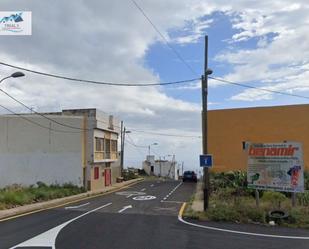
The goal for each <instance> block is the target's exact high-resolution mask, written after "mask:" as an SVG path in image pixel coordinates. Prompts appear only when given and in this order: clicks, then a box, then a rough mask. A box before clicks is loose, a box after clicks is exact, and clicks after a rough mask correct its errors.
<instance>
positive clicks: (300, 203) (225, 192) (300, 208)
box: [184, 171, 309, 229]
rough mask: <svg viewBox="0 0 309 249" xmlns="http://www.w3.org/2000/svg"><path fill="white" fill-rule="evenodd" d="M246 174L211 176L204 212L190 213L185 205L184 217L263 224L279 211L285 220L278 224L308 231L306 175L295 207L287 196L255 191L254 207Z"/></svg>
mask: <svg viewBox="0 0 309 249" xmlns="http://www.w3.org/2000/svg"><path fill="white" fill-rule="evenodd" d="M246 178H247V177H246V172H241V171H236V172H227V173H212V174H211V179H210V184H211V191H212V193H211V196H210V202H209V209H208V210H207V212H196V211H194V210H192V207H191V206H192V205H191V203H192V200H191V201H190V202H189V203H188V205H187V208H186V211H185V213H184V216H185V217H190V218H194V219H201V220H213V221H227V222H237V223H259V224H267V223H268V222H269V221H270V220H272V219H271V218H269V212H270V211H272V210H283V211H285V212H287V213H288V214H289V217H288V218H287V219H285V220H282V221H281V222H280V225H285V226H289V227H302V228H308V229H309V208H308V206H309V174H308V173H305V187H306V189H307V190H306V192H305V193H298V194H297V195H296V198H297V206H296V207H293V208H292V206H291V199H290V197H291V194H290V193H282V192H273V191H259V194H260V205H259V207H258V208H257V206H256V200H255V191H254V190H252V189H248V188H247V179H246Z"/></svg>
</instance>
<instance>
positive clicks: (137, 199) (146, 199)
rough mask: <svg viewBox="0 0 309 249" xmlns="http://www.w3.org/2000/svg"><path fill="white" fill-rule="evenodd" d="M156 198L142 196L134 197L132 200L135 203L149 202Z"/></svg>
mask: <svg viewBox="0 0 309 249" xmlns="http://www.w3.org/2000/svg"><path fill="white" fill-rule="evenodd" d="M156 198H157V197H155V196H152V195H143V196H135V197H133V200H135V201H149V200H154V199H156Z"/></svg>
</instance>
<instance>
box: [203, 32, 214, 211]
mask: <svg viewBox="0 0 309 249" xmlns="http://www.w3.org/2000/svg"><path fill="white" fill-rule="evenodd" d="M210 74H212V70H211V69H209V68H208V36H207V35H206V36H205V62H204V75H202V104H203V109H202V134H203V154H204V155H206V154H207V153H208V149H207V146H208V144H207V138H208V136H207V132H208V129H207V95H208V75H210ZM203 173H204V174H203V182H204V188H203V192H204V211H206V210H207V209H208V205H209V192H210V189H209V187H210V186H209V171H208V168H207V167H204V169H203Z"/></svg>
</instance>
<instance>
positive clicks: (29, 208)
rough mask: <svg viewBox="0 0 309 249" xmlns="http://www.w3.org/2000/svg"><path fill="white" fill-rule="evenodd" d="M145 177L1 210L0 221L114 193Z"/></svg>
mask: <svg viewBox="0 0 309 249" xmlns="http://www.w3.org/2000/svg"><path fill="white" fill-rule="evenodd" d="M143 180H144V178H138V179H133V180H129V181H125V182H121V183H115V185H113V186H110V187H106V188H104V189H100V190H96V191H89V192H85V193H82V194H78V195H72V196H68V197H64V198H59V199H54V200H50V201H45V202H39V203H35V204H29V205H24V206H20V207H16V208H11V209H6V210H1V211H0V222H2V221H6V220H10V219H14V218H17V217H21V216H25V215H28V214H32V213H37V212H41V211H44V210H47V209H52V208H56V207H60V206H64V205H66V204H71V203H74V202H78V201H82V200H85V199H90V198H95V197H97V196H101V195H104V194H108V193H112V192H114V191H117V190H119V189H121V188H124V187H128V186H130V185H133V184H135V183H138V182H140V181H143Z"/></svg>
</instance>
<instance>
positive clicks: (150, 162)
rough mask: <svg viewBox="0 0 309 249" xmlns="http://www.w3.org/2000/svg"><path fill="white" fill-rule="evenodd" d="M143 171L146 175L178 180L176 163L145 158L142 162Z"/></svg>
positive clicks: (149, 157)
mask: <svg viewBox="0 0 309 249" xmlns="http://www.w3.org/2000/svg"><path fill="white" fill-rule="evenodd" d="M143 169H144V170H145V172H146V174H148V175H154V176H158V177H167V178H171V179H174V180H178V177H179V169H178V168H177V162H176V161H175V160H174V158H173V160H172V161H168V160H161V159H159V160H155V157H154V156H152V155H149V156H147V158H146V160H145V161H144V162H143Z"/></svg>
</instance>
